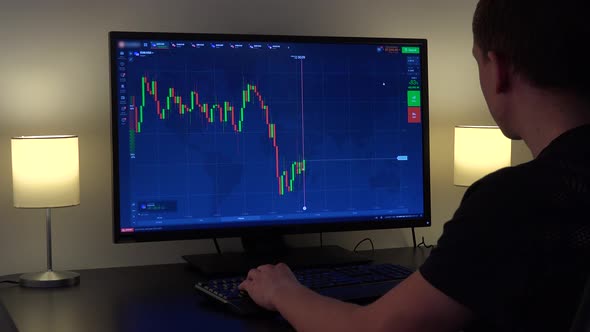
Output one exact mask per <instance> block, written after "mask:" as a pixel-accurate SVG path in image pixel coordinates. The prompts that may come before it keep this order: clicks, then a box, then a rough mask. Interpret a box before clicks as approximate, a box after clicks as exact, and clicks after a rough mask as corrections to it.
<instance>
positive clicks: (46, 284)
mask: <svg viewBox="0 0 590 332" xmlns="http://www.w3.org/2000/svg"><path fill="white" fill-rule="evenodd" d="M19 283H20V285H21V286H22V287H32V288H53V287H71V286H75V285H77V284H79V283H80V274H79V273H76V272H70V271H45V272H36V273H26V274H23V275H21V276H20V280H19Z"/></svg>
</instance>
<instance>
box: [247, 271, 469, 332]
mask: <svg viewBox="0 0 590 332" xmlns="http://www.w3.org/2000/svg"><path fill="white" fill-rule="evenodd" d="M240 288H241V289H243V290H245V291H247V292H248V294H249V295H250V297H251V298H252V299H253V300H254V301H255V302H256V303H258V304H259V305H261V306H263V307H265V308H267V309H269V310H277V311H279V312H280V313H281V314H282V315H283V317H285V319H287V320H288V321H289V322H290V323H291V325H293V327H295V329H296V330H298V331H331V330H334V331H393V332H395V331H402V332H412V331H420V332H429V331H459V330H460V329H461V328H462V327H463V326H464V325H465V324H466V322H467V321H469V319H470V318H471V312H470V311H469V309H467V308H466V307H464V306H463V305H461V304H459V303H457V302H456V301H454V300H453V299H451V298H449V297H448V296H446V295H445V294H443V293H442V292H440V291H439V290H437V289H436V288H434V287H433V286H431V285H430V284H429V283H428V282H427V281H426V280H425V279H424V278H423V277H422V275H421V274H420V273H419V272H416V273H414V274H412V275H411V276H410V277H408V278H407V279H406V280H404V281H403V282H402V283H400V284H399V285H397V286H396V287H394V288H393V289H392V290H391V291H389V292H388V293H387V294H385V295H384V296H383V297H382V298H380V299H378V300H377V301H376V302H374V303H372V304H370V305H368V306H364V307H363V306H358V305H354V304H350V303H344V302H341V301H338V300H334V299H331V298H328V297H324V296H321V295H319V294H317V293H315V292H313V291H311V290H309V289H307V288H305V287H304V286H302V285H301V284H299V283H298V282H297V280H296V279H295V277H294V276H293V274H292V272H291V270H289V268H288V267H287V266H286V265H284V264H279V265H276V266H273V265H265V266H261V267H259V268H257V269H253V270H251V271H250V273H249V274H248V279H247V280H246V281H245V282H244V283H243V284H242V285H240Z"/></svg>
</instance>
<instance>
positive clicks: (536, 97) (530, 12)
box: [240, 0, 590, 332]
mask: <svg viewBox="0 0 590 332" xmlns="http://www.w3.org/2000/svg"><path fill="white" fill-rule="evenodd" d="M587 13H588V12H587V9H586V4H584V2H583V1H582V0H561V1H559V2H555V1H552V0H534V1H533V0H480V1H479V3H478V5H477V8H476V11H475V15H474V20H473V32H474V47H473V55H474V57H475V59H476V61H477V64H478V67H479V76H480V83H481V88H482V92H483V94H484V97H485V99H486V101H487V104H488V107H489V110H490V112H491V114H492V116H493V118H494V120H495V121H496V122H497V123H498V125H499V126H500V128H501V129H502V131H503V133H504V134H505V135H506V136H507V137H509V138H511V139H523V140H524V141H525V143H526V144H527V146H528V147H529V149H530V150H531V152H532V154H533V156H534V160H533V161H531V162H529V163H526V164H523V165H519V166H515V167H510V168H505V169H502V170H499V171H497V172H495V173H492V174H490V175H488V176H486V177H484V178H483V179H481V180H479V181H478V182H476V183H475V184H474V185H472V186H471V187H470V188H469V189H468V190H467V192H466V194H465V196H464V198H463V200H462V202H461V205H460V206H459V208H458V210H457V211H456V213H455V215H454V217H453V219H452V220H450V221H449V222H448V223H447V224H446V225H445V228H444V232H443V234H442V236H441V238H440V239H439V241H438V246H437V248H436V249H434V250H433V251H432V254H431V255H430V257H429V258H428V260H427V261H426V262H425V264H424V265H423V266H422V267H421V268H420V269H419V271H418V272H415V273H414V274H413V275H411V276H410V277H409V278H408V279H406V280H405V281H403V282H402V283H400V284H399V285H398V286H396V287H395V288H394V289H392V290H391V291H390V292H389V293H387V294H386V295H384V296H383V297H382V298H380V299H379V300H377V301H376V302H374V303H372V304H370V305H368V306H364V307H361V306H357V305H354V304H349V303H342V302H339V301H336V300H333V299H329V298H325V297H322V296H320V295H318V294H316V293H314V292H312V291H311V290H308V289H306V288H305V287H303V286H301V285H300V284H299V283H298V282H297V280H296V279H295V278H294V276H293V274H292V273H291V271H290V270H289V268H288V267H287V266H286V265H283V264H279V265H276V266H272V265H265V266H261V267H258V268H257V269H253V270H251V271H250V272H249V274H248V278H247V280H246V281H244V282H243V283H242V284H241V285H240V288H241V289H243V290H245V291H247V292H248V294H249V295H250V297H251V298H252V299H253V300H254V301H255V302H257V303H258V304H259V305H261V306H263V307H265V308H267V309H269V310H277V311H279V312H280V313H281V314H282V315H283V316H284V317H285V318H286V319H287V320H288V321H289V322H290V323H291V324H292V325H293V326H294V327H295V328H296V329H297V330H301V331H330V330H334V331H403V332H411V331H459V330H462V329H464V330H466V331H567V330H568V328H569V326H570V325H571V322H572V319H573V317H574V313H575V310H576V307H577V303H578V301H579V297H580V294H582V289H583V288H584V283H585V281H586V279H587V277H588V275H589V271H590V269H589V267H588V265H589V264H590V217H589V215H588V211H589V210H590V84H589V83H588V82H587V80H589V79H590V56H588V55H587V54H585V53H582V51H581V46H580V45H581V44H582V43H586V40H587V38H588V36H590V29H589V26H590V25H589V24H588V23H587V16H588V15H587Z"/></svg>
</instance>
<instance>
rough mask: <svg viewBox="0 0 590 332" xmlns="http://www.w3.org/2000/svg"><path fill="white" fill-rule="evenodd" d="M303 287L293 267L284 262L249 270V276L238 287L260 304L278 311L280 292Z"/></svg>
mask: <svg viewBox="0 0 590 332" xmlns="http://www.w3.org/2000/svg"><path fill="white" fill-rule="evenodd" d="M298 287H303V286H302V285H301V284H300V283H299V282H298V281H297V278H295V275H294V274H293V272H291V269H289V267H288V266H287V265H285V264H283V263H279V264H277V265H262V266H259V267H257V268H255V269H252V270H250V272H248V277H247V278H246V280H244V282H242V283H241V284H240V286H239V287H238V288H239V289H240V290H243V291H246V292H248V295H249V296H250V298H252V300H254V302H256V303H257V304H258V305H259V306H261V307H263V308H265V309H267V310H273V311H276V310H277V308H276V302H275V299H276V297H277V296H280V295H279V294H280V293H281V292H282V291H283V290H285V289H290V288H298Z"/></svg>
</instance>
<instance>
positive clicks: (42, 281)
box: [20, 208, 80, 288]
mask: <svg viewBox="0 0 590 332" xmlns="http://www.w3.org/2000/svg"><path fill="white" fill-rule="evenodd" d="M45 220H46V228H47V271H45V272H35V273H26V274H23V275H21V276H20V285H21V286H22V287H33V288H53V287H70V286H75V285H77V284H79V283H80V274H78V273H76V272H70V271H53V262H52V256H51V209H50V208H47V210H46V217H45Z"/></svg>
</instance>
